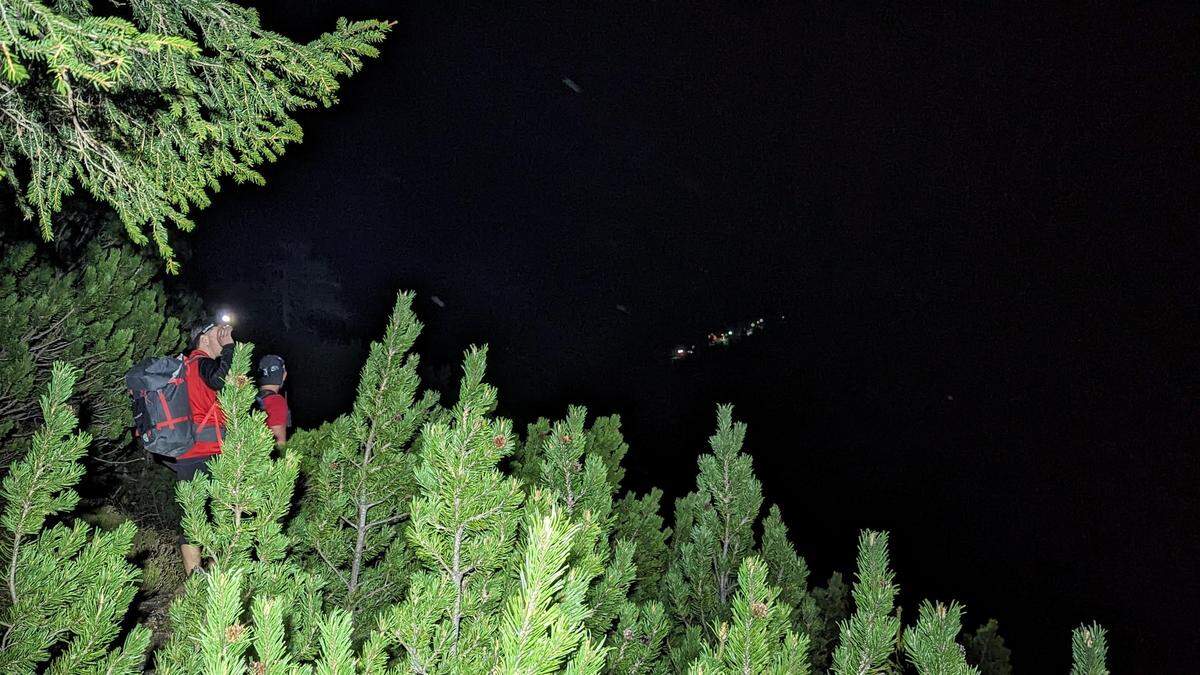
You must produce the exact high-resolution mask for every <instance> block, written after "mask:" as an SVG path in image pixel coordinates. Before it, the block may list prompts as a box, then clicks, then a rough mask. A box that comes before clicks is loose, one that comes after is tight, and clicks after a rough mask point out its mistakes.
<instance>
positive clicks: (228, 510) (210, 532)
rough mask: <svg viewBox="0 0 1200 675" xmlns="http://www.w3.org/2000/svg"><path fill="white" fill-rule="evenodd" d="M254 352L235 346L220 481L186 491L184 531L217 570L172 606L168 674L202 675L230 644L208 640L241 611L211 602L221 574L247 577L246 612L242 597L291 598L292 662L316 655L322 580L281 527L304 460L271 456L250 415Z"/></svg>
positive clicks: (218, 460) (214, 477)
mask: <svg viewBox="0 0 1200 675" xmlns="http://www.w3.org/2000/svg"><path fill="white" fill-rule="evenodd" d="M251 349H252V347H251V345H248V344H238V345H237V346H236V347H235V349H234V356H233V365H232V367H231V368H230V371H229V376H228V377H226V380H225V387H224V389H222V390H221V392H220V393H219V395H218V401H219V403H220V405H221V409H222V411H224V412H225V416H226V422H225V436H224V440H223V442H222V446H221V454H220V455H217V456H216V457H213V458H212V459H210V460H209V462H208V467H209V471H210V472H211V476H206V475H203V474H198V475H197V476H196V477H195V478H193V479H192V480H190V481H187V482H183V483H180V484H179V486H178V488H177V494H178V499H179V503H180V505H181V507H182V509H183V529H184V534H185V535H186V537H187V539H188V541H190V542H191V543H193V544H195V545H197V546H199V547H200V549H201V551H202V554H203V556H204V558H205V559H206V560H207V561H208V564H209V570H208V572H207V573H203V572H202V573H198V574H193V575H192V576H191V577H190V578H189V579H188V580H187V582H186V583H185V584H184V591H185V592H184V595H183V596H182V597H180V598H179V599H178V600H176V602H175V603H174V604H173V605H172V606H171V626H172V636H171V639H170V640H169V641H168V642H167V643H166V645H165V646H164V647H163V648H162V649H161V650H159V652H158V653H157V654H156V667H157V669H158V671H159V672H161V673H167V674H169V673H181V674H182V673H195V672H203V667H204V664H205V663H206V662H207V660H209V659H213V658H217V657H215V656H212V654H213V653H214V652H213V650H216V651H217V652H220V653H222V654H224V653H225V652H224V651H223V650H224V649H225V647H222V646H220V645H216V644H206V641H208V640H217V639H218V638H219V637H220V635H219V632H218V631H217V629H216V628H215V627H214V626H216V625H217V624H219V623H220V622H221V621H224V620H225V618H227V616H228V614H229V612H231V611H234V609H231V607H234V603H232V601H230V602H224V603H218V604H217V605H213V604H212V603H211V602H210V597H211V595H212V593H210V592H208V591H207V590H206V589H208V588H209V587H208V586H207V584H208V582H209V579H208V577H210V576H212V575H214V574H217V573H220V572H229V573H232V572H235V571H239V572H241V574H242V576H241V577H239V580H238V582H237V583H238V584H239V585H238V588H239V592H238V595H239V597H238V603H239V604H237V606H236V609H238V610H240V608H241V605H240V602H241V597H240V595H241V594H243V593H244V594H248V595H250V596H253V597H262V598H264V599H268V598H275V597H279V598H283V599H284V605H285V606H286V607H288V608H295V611H294V612H289V613H288V615H287V616H288V618H289V622H288V631H287V634H288V637H289V641H290V647H291V650H292V656H293V658H295V659H297V660H298V661H305V660H309V659H311V658H312V657H313V656H314V655H315V651H316V642H317V640H316V637H315V636H316V634H317V632H318V630H319V626H318V624H317V622H318V620H319V619H320V617H321V615H322V613H321V595H320V586H321V582H320V580H319V579H317V578H316V577H314V576H313V575H311V574H308V573H306V572H304V571H303V570H302V569H301V568H300V567H299V566H298V565H297V564H296V563H295V561H294V560H291V559H289V558H288V552H289V545H290V541H289V540H288V538H287V537H286V536H285V535H284V534H283V530H282V524H281V523H282V519H283V517H284V516H285V515H286V514H287V512H288V510H289V509H290V507H291V502H292V495H293V490H294V488H295V482H296V476H297V472H298V459H297V457H296V455H295V454H294V453H292V452H285V453H284V454H283V456H282V457H281V458H279V459H274V458H272V453H273V451H274V449H275V438H274V436H273V435H272V434H271V432H270V430H269V429H267V427H266V423H265V416H264V413H263V412H261V411H257V410H255V411H253V412H252V411H251V406H252V405H253V402H254V396H255V393H256V387H255V386H254V383H253V381H252V380H250V379H249V378H248V377H247V376H246V373H247V372H248V370H249V367H250V353H251ZM228 583H229V584H232V583H233V582H232V581H229V582H228ZM241 584H244V589H242V586H241ZM214 622H217V623H216V624H215V623H214ZM229 626H232V624H230V623H226V624H224V626H223V627H229ZM238 632H239V631H238V630H237V629H234V630H233V631H232V633H231V634H233V633H238ZM229 641H231V642H233V641H235V640H229ZM221 658H224V657H221ZM231 658H232V657H231ZM218 661H219V659H218ZM217 672H225V671H217ZM234 672H237V671H236V668H235V670H234Z"/></svg>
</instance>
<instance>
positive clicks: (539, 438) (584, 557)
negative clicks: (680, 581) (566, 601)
mask: <svg viewBox="0 0 1200 675" xmlns="http://www.w3.org/2000/svg"><path fill="white" fill-rule="evenodd" d="M586 419H587V410H586V409H584V408H582V407H578V406H573V407H571V408H570V409H569V410H568V411H567V417H566V419H565V420H563V421H561V422H557V423H555V424H554V425H553V426H552V427H551V428H550V432H549V433H538V434H537V435H536V436H535V437H533V438H530V439H527V441H526V443H525V445H524V461H525V462H526V463H527V465H532V464H534V463H536V465H537V466H538V468H539V470H538V472H537V475H538V477H537V479H536V480H535V481H534V482H533V483H532V484H530V485H528V487H531V488H534V489H535V490H540V491H546V492H547V493H548V494H549V495H551V496H553V497H554V498H555V499H556V501H557V503H558V505H559V506H560V507H561V508H562V510H563V511H564V513H565V514H566V515H567V517H568V518H570V519H571V521H572V522H574V523H575V524H577V525H578V526H579V527H580V528H581V531H580V533H579V534H578V535H577V536H576V538H575V539H576V544H575V550H574V551H573V553H572V556H571V565H572V568H573V570H576V571H579V572H581V573H586V574H588V575H589V576H591V577H593V578H595V580H596V581H595V584H594V585H593V586H591V587H590V588H589V589H588V604H589V606H590V607H591V610H592V611H591V614H590V618H589V621H588V627H589V629H590V630H591V631H592V632H593V634H594V635H596V636H602V635H604V634H605V633H606V632H607V631H608V630H609V628H611V626H612V622H613V621H614V620H615V619H616V617H617V614H618V613H619V612H620V610H621V607H622V605H623V604H624V603H625V602H626V598H627V596H628V594H629V587H630V585H631V584H632V583H633V579H634V575H635V570H634V566H633V565H634V563H633V554H634V543H633V542H631V541H628V540H624V539H620V538H618V539H615V540H614V539H613V538H612V531H613V525H614V523H615V520H614V517H613V495H614V494H615V493H616V491H617V489H618V487H619V486H618V484H617V483H616V482H614V477H617V476H620V475H623V471H621V470H620V467H619V462H620V458H621V457H622V456H623V455H624V454H625V450H626V449H627V448H628V446H626V445H625V442H624V440H623V439H622V438H621V435H620V421H619V420H615V419H613V418H601V419H599V420H596V423H595V424H593V425H592V426H591V427H590V428H589V427H586V426H585V423H586Z"/></svg>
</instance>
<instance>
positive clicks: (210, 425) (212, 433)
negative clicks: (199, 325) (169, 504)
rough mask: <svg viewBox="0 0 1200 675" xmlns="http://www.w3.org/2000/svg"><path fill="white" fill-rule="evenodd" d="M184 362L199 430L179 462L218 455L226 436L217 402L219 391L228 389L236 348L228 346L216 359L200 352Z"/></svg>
mask: <svg viewBox="0 0 1200 675" xmlns="http://www.w3.org/2000/svg"><path fill="white" fill-rule="evenodd" d="M185 363H186V364H187V374H186V377H185V381H186V382H187V388H188V403H189V405H190V406H191V409H192V422H193V424H194V425H195V427H196V444H195V445H193V446H192V449H191V450H188V451H187V452H185V453H183V454H182V455H180V456H179V459H191V458H194V457H208V456H210V455H219V454H221V440H222V438H223V437H224V435H225V413H224V412H222V411H221V406H220V405H219V404H218V403H217V392H218V391H220V390H221V387H223V386H225V375H226V374H227V373H228V372H229V366H230V365H231V364H232V363H233V345H226V346H225V347H224V348H223V349H222V350H221V355H220V356H219V357H217V358H215V359H214V358H212V357H211V356H209V355H208V354H206V353H204V352H202V351H200V350H198V349H197V350H195V351H193V352H192V353H191V354H188V355H187V359H186V361H185Z"/></svg>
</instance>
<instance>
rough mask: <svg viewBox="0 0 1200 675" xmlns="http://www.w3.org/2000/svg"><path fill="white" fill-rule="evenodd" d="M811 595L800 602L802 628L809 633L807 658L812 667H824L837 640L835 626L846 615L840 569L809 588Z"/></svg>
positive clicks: (846, 601) (846, 592)
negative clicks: (823, 584)
mask: <svg viewBox="0 0 1200 675" xmlns="http://www.w3.org/2000/svg"><path fill="white" fill-rule="evenodd" d="M810 596H811V599H810V600H809V601H805V602H804V603H803V604H802V605H801V606H800V622H801V625H802V631H803V632H804V634H806V635H808V636H809V639H810V641H811V646H810V648H809V658H810V661H811V663H812V666H813V669H814V670H816V671H824V670H825V669H827V668H828V666H829V658H830V656H831V655H832V651H833V648H834V646H835V644H836V643H837V638H838V626H839V625H840V624H841V622H842V621H844V620H845V619H846V618H847V617H849V616H850V588H849V587H848V586H846V584H845V582H844V581H842V573H841V572H834V573H833V574H831V575H830V577H829V581H828V583H826V584H825V586H818V587H816V588H813V589H812V592H811V593H810Z"/></svg>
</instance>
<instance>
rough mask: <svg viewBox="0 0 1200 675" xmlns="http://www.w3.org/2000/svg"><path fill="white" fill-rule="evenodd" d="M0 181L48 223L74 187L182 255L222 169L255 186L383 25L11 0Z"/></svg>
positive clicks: (180, 7) (133, 233)
mask: <svg viewBox="0 0 1200 675" xmlns="http://www.w3.org/2000/svg"><path fill="white" fill-rule="evenodd" d="M0 8H2V11H3V21H0V177H2V178H3V179H4V180H5V181H6V182H7V183H8V184H9V185H10V186H11V187H12V189H13V190H14V192H15V193H16V197H17V203H18V205H19V206H20V208H21V209H22V211H23V212H24V213H25V215H26V217H27V218H36V219H37V220H38V222H39V225H40V228H41V231H42V235H43V237H44V238H46V239H47V240H49V239H50V238H51V237H52V236H53V235H54V230H55V228H54V226H53V224H52V222H51V221H52V216H53V215H54V214H55V212H57V211H58V210H60V209H61V208H62V202H63V198H64V197H65V196H67V195H70V194H71V193H72V192H73V191H74V189H75V186H76V185H79V186H82V187H83V188H84V189H85V190H86V191H87V192H88V193H90V194H91V195H92V196H94V197H95V198H96V199H97V200H100V201H102V202H104V203H106V204H108V205H109V206H111V207H112V208H113V209H115V210H116V212H117V213H118V214H119V215H120V218H121V220H122V222H123V223H124V224H125V227H126V230H127V231H128V233H129V236H130V238H131V239H132V240H133V241H134V242H136V243H138V244H146V243H147V242H149V241H153V243H154V245H155V247H156V248H157V250H158V252H159V254H160V255H161V256H162V257H163V259H164V260H165V261H166V263H167V268H168V270H170V271H175V270H176V269H177V267H178V265H177V262H176V260H175V254H174V251H173V250H172V248H171V246H170V244H169V242H168V238H169V237H168V227H169V226H174V227H177V228H179V229H181V230H185V231H187V230H191V229H192V227H193V223H192V222H191V221H190V220H189V219H188V217H187V212H188V210H189V209H190V208H191V207H194V206H195V207H204V206H206V205H207V204H208V202H209V194H210V191H215V190H217V189H219V181H220V180H221V179H222V178H225V177H232V178H233V179H234V180H235V181H237V182H239V183H240V182H253V183H261V182H262V180H263V179H262V176H261V174H259V173H258V172H257V170H256V169H255V167H257V166H258V165H261V164H263V163H265V162H269V161H273V160H274V159H275V158H277V157H278V156H279V155H280V153H282V152H283V150H284V148H285V146H286V145H287V144H288V143H291V142H296V141H299V140H300V138H301V130H300V127H299V125H298V124H297V123H296V121H295V120H294V119H293V117H292V114H293V113H294V112H295V111H296V110H299V109H303V108H310V107H314V106H316V105H318V104H320V105H324V106H329V105H332V104H333V103H334V102H335V101H336V93H337V90H338V87H339V82H338V80H339V78H341V77H344V76H346V75H349V74H351V73H353V72H354V71H356V70H358V69H359V68H360V67H361V65H362V59H363V58H364V57H373V56H375V55H376V54H377V49H376V47H375V44H377V43H379V42H380V41H381V40H383V38H384V35H385V34H386V32H387V30H388V28H389V24H386V23H383V22H379V21H355V22H351V21H346V20H344V19H342V20H339V21H338V23H337V26H336V27H335V29H334V30H333V31H332V32H330V33H326V34H324V35H321V36H320V37H318V38H317V39H315V40H313V41H311V42H309V43H307V44H299V43H296V42H293V41H291V40H289V39H287V38H286V37H284V36H282V35H279V34H277V33H273V32H271V31H268V30H265V29H263V28H262V27H261V26H260V25H259V18H258V13H257V12H255V11H254V10H253V9H249V8H246V7H242V6H240V5H237V4H234V3H233V2H229V1H228V0H139V1H138V2H133V3H128V4H126V3H121V2H115V1H110V2H103V3H101V4H100V7H96V8H93V7H92V6H91V3H89V2H54V3H46V2H40V1H38V0H5V2H4V3H3V5H2V6H0Z"/></svg>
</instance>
